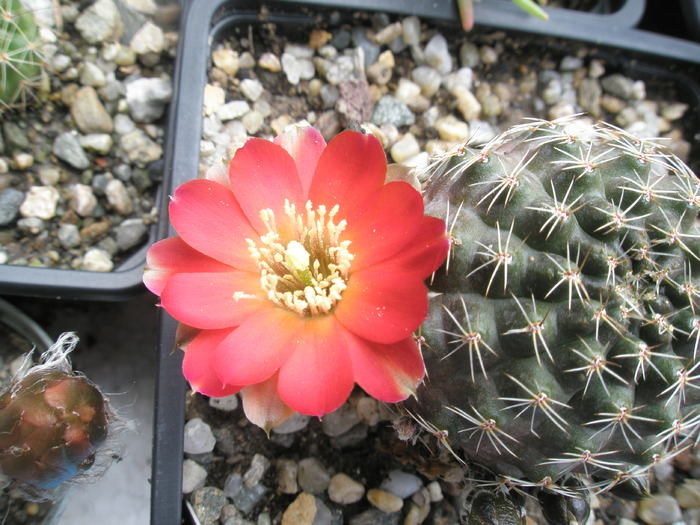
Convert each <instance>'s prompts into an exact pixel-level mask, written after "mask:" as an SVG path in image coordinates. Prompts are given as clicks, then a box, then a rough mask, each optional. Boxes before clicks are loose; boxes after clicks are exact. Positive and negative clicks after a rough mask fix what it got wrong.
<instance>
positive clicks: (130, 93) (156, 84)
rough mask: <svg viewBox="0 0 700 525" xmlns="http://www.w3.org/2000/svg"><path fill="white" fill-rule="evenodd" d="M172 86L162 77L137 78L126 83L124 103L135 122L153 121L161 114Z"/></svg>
mask: <svg viewBox="0 0 700 525" xmlns="http://www.w3.org/2000/svg"><path fill="white" fill-rule="evenodd" d="M172 94H173V88H172V85H171V83H170V82H169V81H167V80H164V79H162V78H139V79H137V80H134V81H132V82H128V83H127V84H126V103H127V105H128V107H129V114H130V115H131V118H132V119H133V120H134V121H135V122H153V121H155V120H158V119H159V118H161V117H162V116H163V113H164V112H165V108H166V105H167V104H168V102H170V98H171V97H172Z"/></svg>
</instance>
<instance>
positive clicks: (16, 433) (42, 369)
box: [0, 334, 112, 496]
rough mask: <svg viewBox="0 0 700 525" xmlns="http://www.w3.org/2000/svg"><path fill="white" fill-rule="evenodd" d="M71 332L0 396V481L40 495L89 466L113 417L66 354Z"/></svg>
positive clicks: (72, 337)
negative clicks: (73, 366)
mask: <svg viewBox="0 0 700 525" xmlns="http://www.w3.org/2000/svg"><path fill="white" fill-rule="evenodd" d="M76 342H77V338H76V337H75V336H74V334H64V335H63V336H62V337H61V338H59V340H58V341H57V343H56V345H54V346H53V347H52V348H51V349H49V351H47V353H46V354H44V356H42V360H43V363H42V364H39V365H36V366H34V367H31V368H29V367H28V362H29V360H27V366H26V367H25V370H22V371H20V372H19V373H18V375H17V377H16V378H14V380H13V381H12V383H11V384H10V386H9V387H8V389H7V390H6V391H5V392H3V393H2V395H0V479H2V480H3V481H7V480H8V479H9V480H11V481H12V482H14V483H15V484H19V486H24V487H26V488H28V489H29V492H30V493H31V494H32V495H42V496H43V495H45V494H42V491H45V490H49V489H53V488H55V487H57V486H58V485H60V484H62V483H63V482H65V481H67V480H69V479H72V478H74V477H75V476H76V475H77V474H79V473H80V472H82V471H85V470H87V469H89V468H90V467H91V466H92V465H93V463H94V461H95V454H96V452H97V450H98V449H99V447H100V446H101V445H102V444H103V443H104V442H105V440H106V439H107V435H108V428H109V425H110V420H111V418H112V415H111V411H110V409H109V406H108V404H107V401H106V399H105V398H104V397H103V396H102V393H101V392H100V391H99V389H98V388H97V387H96V386H95V385H94V384H93V383H91V382H90V381H88V380H87V379H86V378H85V377H84V376H81V375H77V374H75V373H74V372H73V371H72V370H71V368H70V364H69V363H68V361H67V359H66V355H67V353H68V352H70V350H72V348H73V347H74V346H75V344H76Z"/></svg>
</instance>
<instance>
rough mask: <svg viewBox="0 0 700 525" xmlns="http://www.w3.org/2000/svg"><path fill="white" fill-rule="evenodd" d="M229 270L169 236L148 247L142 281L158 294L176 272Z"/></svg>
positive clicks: (178, 239)
mask: <svg viewBox="0 0 700 525" xmlns="http://www.w3.org/2000/svg"><path fill="white" fill-rule="evenodd" d="M230 271H231V267H230V266H229V265H227V264H224V263H222V262H219V261H217V260H215V259H212V258H211V257H207V256H206V255H204V254H202V253H201V252H198V251H197V250H195V249H194V248H192V247H191V246H189V245H188V244H186V243H185V242H184V241H183V240H182V239H181V238H180V237H169V238H167V239H163V240H162V241H159V242H157V243H155V244H154V245H153V246H151V247H150V248H149V249H148V253H147V254H146V271H145V272H144V274H143V282H144V284H145V285H146V288H148V289H149V290H150V291H151V292H153V293H154V294H157V295H160V294H161V293H162V291H163V288H164V287H165V285H166V283H167V281H168V279H170V277H172V276H173V275H174V274H176V273H197V272H203V273H214V272H230Z"/></svg>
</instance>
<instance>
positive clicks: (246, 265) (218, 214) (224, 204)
mask: <svg viewBox="0 0 700 525" xmlns="http://www.w3.org/2000/svg"><path fill="white" fill-rule="evenodd" d="M168 211H169V213H170V221H171V222H172V224H173V227H174V228H175V230H176V231H177V232H178V233H179V234H180V237H182V240H183V241H185V242H186V243H187V244H189V245H190V246H191V247H192V248H194V249H195V250H198V251H200V252H202V253H203V254H205V255H208V256H209V257H213V258H214V259H216V260H218V261H221V262H223V263H226V264H230V265H231V266H235V267H236V268H240V269H242V270H250V271H255V270H257V263H255V261H253V259H252V258H251V257H250V255H249V253H248V244H247V243H246V239H253V240H255V239H257V238H258V237H259V235H258V234H257V233H256V232H255V230H253V228H252V227H251V225H250V222H248V219H247V218H246V217H245V215H244V214H243V211H242V210H241V207H240V206H239V205H238V202H236V198H235V197H234V196H233V193H231V190H229V189H228V188H226V187H224V186H222V185H221V184H218V183H216V182H212V181H209V180H205V179H197V180H191V181H188V182H185V183H184V184H181V185H180V186H179V187H178V188H177V189H176V190H175V194H174V195H173V198H172V201H171V202H170V206H169V207H168Z"/></svg>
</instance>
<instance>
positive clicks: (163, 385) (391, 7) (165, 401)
mask: <svg viewBox="0 0 700 525" xmlns="http://www.w3.org/2000/svg"><path fill="white" fill-rule="evenodd" d="M300 4H301V5H303V6H305V7H312V8H318V10H319V11H320V12H325V13H328V12H330V11H331V10H344V11H347V12H352V11H357V10H363V11H381V12H386V13H389V14H395V15H402V16H409V15H417V16H419V17H421V18H423V19H425V20H431V21H433V22H436V23H438V24H442V25H445V24H448V25H451V26H452V27H453V29H456V28H458V26H459V21H458V18H457V14H456V8H455V5H454V4H453V2H452V1H449V0H432V1H425V0H400V1H399V0H345V1H339V0H307V1H306V2H303V3H300V2H297V1H292V0H277V1H270V2H267V3H266V5H267V7H268V8H269V10H268V11H267V14H266V17H265V21H266V22H271V23H277V24H279V25H280V26H281V27H284V26H285V25H287V26H289V25H293V26H294V27H295V28H297V29H298V27H301V26H302V25H303V24H309V25H310V24H311V23H312V17H310V16H307V15H305V14H302V13H303V11H302V10H301V9H299V5H300ZM492 4H493V5H492ZM639 4H643V2H640V1H637V0H631V1H630V2H620V3H618V4H616V5H618V6H619V9H618V10H617V11H616V12H613V13H612V14H597V13H571V12H568V11H569V10H557V11H555V10H554V9H552V10H550V17H551V18H550V21H549V22H541V21H539V20H534V19H531V17H529V16H528V15H526V14H524V13H522V12H521V11H520V10H519V9H517V8H515V6H513V5H511V2H510V1H509V0H489V1H483V2H480V3H478V4H476V8H477V11H476V19H477V24H479V25H483V26H487V27H491V28H499V29H504V30H513V31H516V30H517V31H520V32H526V33H535V34H542V35H549V36H555V37H568V38H569V39H570V40H578V41H582V42H586V43H591V42H593V43H595V44H598V45H600V46H601V47H602V50H603V52H604V53H605V58H606V60H607V61H609V63H611V64H614V66H615V67H616V68H617V70H618V71H620V72H622V73H623V74H629V75H632V76H635V77H638V78H648V77H649V78H656V79H657V80H658V79H659V77H662V78H663V80H664V82H668V83H669V84H672V85H673V87H674V89H675V90H677V91H678V92H679V94H680V95H681V98H682V99H683V100H684V101H686V102H687V103H689V104H690V106H691V108H693V109H692V110H690V111H689V112H688V115H687V117H686V118H688V119H689V121H690V122H692V124H693V125H694V126H696V127H700V124H699V122H700V116H699V114H698V108H700V88H698V86H697V85H696V84H694V83H693V82H691V81H689V80H688V79H687V78H685V77H683V76H679V75H676V74H673V73H668V72H667V70H666V69H659V68H658V66H652V65H645V63H644V62H643V61H642V60H641V59H644V60H648V61H650V62H659V61H663V62H664V64H666V65H669V64H671V63H672V62H675V63H685V65H686V66H689V67H694V64H698V63H700V45H697V44H693V43H688V42H684V41H680V40H678V39H674V38H670V37H665V36H661V35H656V34H653V33H648V32H646V31H641V30H638V29H635V28H633V27H631V25H629V26H627V27H622V26H621V25H620V26H615V27H618V28H619V30H618V31H615V32H611V31H610V29H609V27H610V26H608V29H603V28H601V27H599V26H598V24H599V23H600V21H601V18H603V19H604V17H611V19H612V20H613V22H612V23H613V24H618V23H621V22H620V20H619V15H620V13H630V12H631V11H627V10H628V9H629V10H631V9H632V7H629V5H637V6H638V5H639ZM496 6H497V7H496ZM258 9H259V2H257V1H252V0H206V1H202V0H190V2H189V4H188V6H187V8H186V12H185V13H184V17H183V21H182V28H181V33H180V41H179V50H178V60H177V63H176V69H175V78H174V81H175V86H174V96H173V103H172V107H171V115H170V116H171V121H170V129H169V133H168V140H169V142H168V144H167V147H166V150H165V173H166V176H167V179H166V181H164V186H165V187H164V200H163V203H162V207H161V211H162V215H161V219H162V221H163V222H161V224H160V227H159V230H158V231H159V238H163V237H167V236H172V235H174V234H175V232H174V231H173V230H172V228H171V227H170V226H169V225H168V222H167V215H166V213H165V212H166V209H167V208H166V206H165V204H166V202H167V201H166V200H165V199H167V195H168V194H171V193H172V190H173V189H174V188H175V187H176V186H178V185H180V184H182V183H183V182H185V181H187V180H190V179H192V178H194V177H196V176H197V173H198V164H199V144H200V138H201V127H202V105H203V100H204V86H205V85H206V83H207V67H208V64H209V60H210V58H209V57H210V51H211V49H212V47H213V46H214V45H216V44H217V43H218V42H219V41H221V40H222V39H223V38H224V37H225V36H227V35H229V34H231V32H233V31H234V30H235V29H236V28H244V29H247V27H248V26H249V25H255V24H259V23H260V22H261V20H260V16H259V13H258ZM501 9H502V10H501ZM497 11H498V13H497ZM564 11H566V12H564ZM635 13H636V15H639V16H641V14H640V13H637V11H636V9H635ZM636 15H635V16H636ZM628 16H631V15H629V14H627V15H626V16H625V17H624V18H625V20H628V18H627V17H628ZM579 17H586V18H585V20H588V22H586V23H584V22H580V20H581V18H579ZM572 19H573V20H575V21H574V22H572V21H571V20H572ZM608 20H610V19H608ZM637 20H638V18H637ZM634 23H636V20H635V22H634ZM565 24H568V25H565ZM632 25H634V24H632ZM594 26H595V29H594ZM621 51H627V52H629V53H622V52H621ZM629 54H631V55H633V56H634V58H635V59H634V60H631V61H630V60H627V59H626V58H625V56H624V55H629ZM669 59H673V61H670V60H669ZM176 327H177V322H176V321H175V320H174V319H173V318H171V317H170V316H169V315H168V314H167V313H166V312H165V311H162V312H161V318H160V329H159V334H160V339H159V369H158V378H157V386H156V406H155V420H154V425H155V426H154V448H153V472H152V500H151V523H152V524H153V525H176V524H179V523H183V519H184V520H185V522H186V523H190V522H191V521H189V518H188V516H189V512H188V511H186V510H185V512H184V513H183V497H182V460H183V427H184V421H185V394H186V390H187V385H186V383H185V380H184V379H183V376H182V369H181V367H182V352H180V351H179V350H176V349H175V348H174V346H175V330H176Z"/></svg>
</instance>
